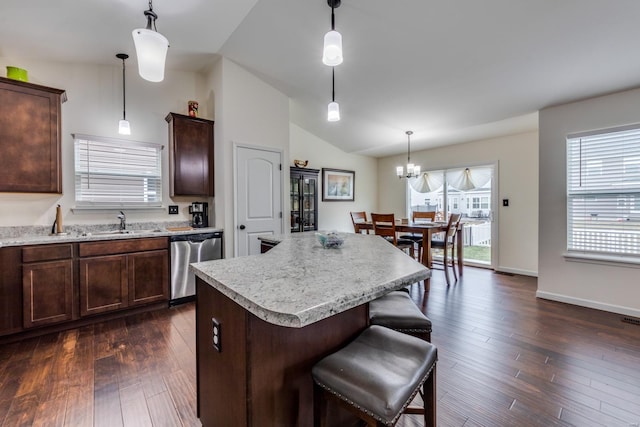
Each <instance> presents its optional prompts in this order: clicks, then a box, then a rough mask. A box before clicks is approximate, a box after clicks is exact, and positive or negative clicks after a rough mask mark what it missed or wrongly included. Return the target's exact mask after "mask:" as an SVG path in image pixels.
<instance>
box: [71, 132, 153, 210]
mask: <svg viewBox="0 0 640 427" xmlns="http://www.w3.org/2000/svg"><path fill="white" fill-rule="evenodd" d="M72 137H73V156H74V162H73V165H74V166H73V167H74V171H73V177H74V201H75V206H74V208H73V209H74V210H121V209H127V210H131V209H163V192H164V188H163V187H164V183H163V181H164V166H163V158H162V151H163V150H164V146H163V145H162V144H158V143H152V142H142V141H134V140H125V139H119V138H108V137H103V136H96V135H86V134H79V133H75V134H72ZM91 143H95V147H94V148H96V150H95V153H100V154H101V155H102V158H104V159H106V162H104V164H106V163H108V162H114V164H115V162H116V158H115V157H116V155H113V157H112V158H109V156H105V155H104V153H106V152H105V151H104V147H107V146H113V150H114V152H117V153H118V155H119V156H122V155H123V154H124V155H129V156H128V158H127V160H128V162H126V163H124V165H125V169H126V170H124V171H123V170H118V171H117V172H116V173H113V174H110V173H109V172H105V166H104V164H103V166H102V167H101V168H96V170H92V169H90V168H91V163H92V162H91V161H90V160H89V159H86V158H85V159H81V158H80V157H81V156H80V155H79V152H78V150H80V149H81V148H80V145H81V144H82V145H84V147H83V148H84V149H85V150H86V149H87V144H91ZM97 147H100V148H102V149H103V151H100V149H98V148H97ZM128 148H133V150H131V151H127V149H128ZM149 149H152V151H150V150H149ZM134 151H137V153H134ZM151 152H152V153H153V155H149V156H145V157H143V161H144V163H146V165H144V166H143V165H141V164H140V162H139V161H136V160H135V158H134V155H137V156H140V155H141V153H142V155H145V154H147V153H151ZM95 153H94V155H97V154H95ZM95 163H96V162H94V164H95ZM151 165H153V166H151ZM127 166H128V167H127ZM84 167H86V168H89V171H88V172H87V170H86V169H85V170H82V169H80V168H84ZM145 168H146V169H145ZM134 171H135V172H134ZM87 175H89V177H88V176H87ZM91 175H93V176H94V177H95V176H98V177H99V179H100V180H103V182H102V183H101V184H102V186H103V188H104V189H105V192H100V191H98V192H95V193H92V192H87V193H86V194H85V193H83V191H82V190H83V188H82V187H81V185H82V184H80V183H83V182H89V181H91V179H92V178H91V177H90V176H91ZM147 175H148V177H147ZM93 179H94V180H95V178H93ZM149 179H151V185H150V186H149ZM127 180H128V181H129V183H131V184H133V185H132V186H130V187H128V189H127V187H122V190H121V191H120V192H119V193H117V192H114V193H113V196H114V198H113V199H110V200H97V199H100V198H106V199H108V197H109V195H108V192H109V191H110V190H109V185H112V186H113V188H114V189H117V188H118V184H119V183H120V182H122V181H127ZM109 181H111V183H109ZM79 186H80V187H79ZM132 188H133V189H135V190H136V191H134V192H131V189H132ZM149 188H150V190H149ZM138 189H142V190H140V191H139V192H138V191H137V190H138ZM83 194H84V196H83ZM149 194H154V195H155V197H153V198H152V199H151V200H148V201H145V200H144V199H145V198H148V197H149ZM84 198H86V199H84ZM126 198H133V199H134V200H132V201H127V200H124V199H126ZM90 199H93V200H90Z"/></svg>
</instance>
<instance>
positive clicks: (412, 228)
mask: <svg viewBox="0 0 640 427" xmlns="http://www.w3.org/2000/svg"><path fill="white" fill-rule="evenodd" d="M358 225H359V227H360V230H367V233H368V230H373V223H372V222H371V221H365V222H362V223H358ZM447 225H448V224H447V222H441V221H433V222H427V221H411V220H406V221H405V220H400V219H397V220H396V224H395V226H396V232H398V233H414V234H422V259H421V260H420V262H421V263H422V264H423V265H424V266H426V267H427V268H431V265H432V263H433V255H432V254H431V239H432V238H433V235H434V234H437V233H443V232H446V231H447ZM462 227H463V224H462V223H460V225H459V226H458V230H457V232H456V258H457V266H458V272H459V274H460V276H462V265H463V233H462Z"/></svg>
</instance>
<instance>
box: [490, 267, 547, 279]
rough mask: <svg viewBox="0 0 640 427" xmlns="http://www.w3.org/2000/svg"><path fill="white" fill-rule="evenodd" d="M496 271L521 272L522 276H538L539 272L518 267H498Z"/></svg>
mask: <svg viewBox="0 0 640 427" xmlns="http://www.w3.org/2000/svg"><path fill="white" fill-rule="evenodd" d="M495 271H497V272H499V273H512V274H519V275H521V276H531V277H538V272H537V271H529V270H519V269H517V268H509V267H496V270H495Z"/></svg>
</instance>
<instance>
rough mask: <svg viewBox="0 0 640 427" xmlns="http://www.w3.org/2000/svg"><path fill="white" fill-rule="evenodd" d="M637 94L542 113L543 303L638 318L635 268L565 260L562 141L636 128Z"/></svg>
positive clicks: (639, 302)
mask: <svg viewBox="0 0 640 427" xmlns="http://www.w3.org/2000/svg"><path fill="white" fill-rule="evenodd" d="M638 111H640V89H635V90H630V91H626V92H621V93H617V94H612V95H607V96H602V97H598V98H593V99H587V100H583V101H579V102H573V103H570V104H565V105H560V106H555V107H550V108H546V109H544V110H542V111H541V112H540V126H539V128H540V171H541V173H540V219H541V220H540V238H539V241H540V249H539V260H540V261H539V264H540V266H539V276H538V293H537V295H538V296H539V297H542V298H548V299H553V300H557V301H563V302H568V303H572V304H577V305H583V306H586V307H592V308H598V309H602V310H607V311H612V312H615V313H623V314H628V315H631V316H640V286H638V269H637V268H629V267H622V266H617V265H612V264H594V263H578V262H569V261H567V260H566V259H565V258H564V257H563V256H562V254H563V253H564V252H565V251H566V247H567V243H566V236H567V225H566V224H567V215H566V136H567V135H568V134H571V133H575V132H582V131H590V130H596V129H605V128H610V127H615V126H622V125H628V124H634V123H639V122H640V119H639V116H638Z"/></svg>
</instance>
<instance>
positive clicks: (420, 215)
mask: <svg viewBox="0 0 640 427" xmlns="http://www.w3.org/2000/svg"><path fill="white" fill-rule="evenodd" d="M421 219H422V220H425V219H430V220H431V221H435V219H436V213H435V211H431V212H420V211H413V212H411V221H413V222H416V220H418V221H420V220H421Z"/></svg>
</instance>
